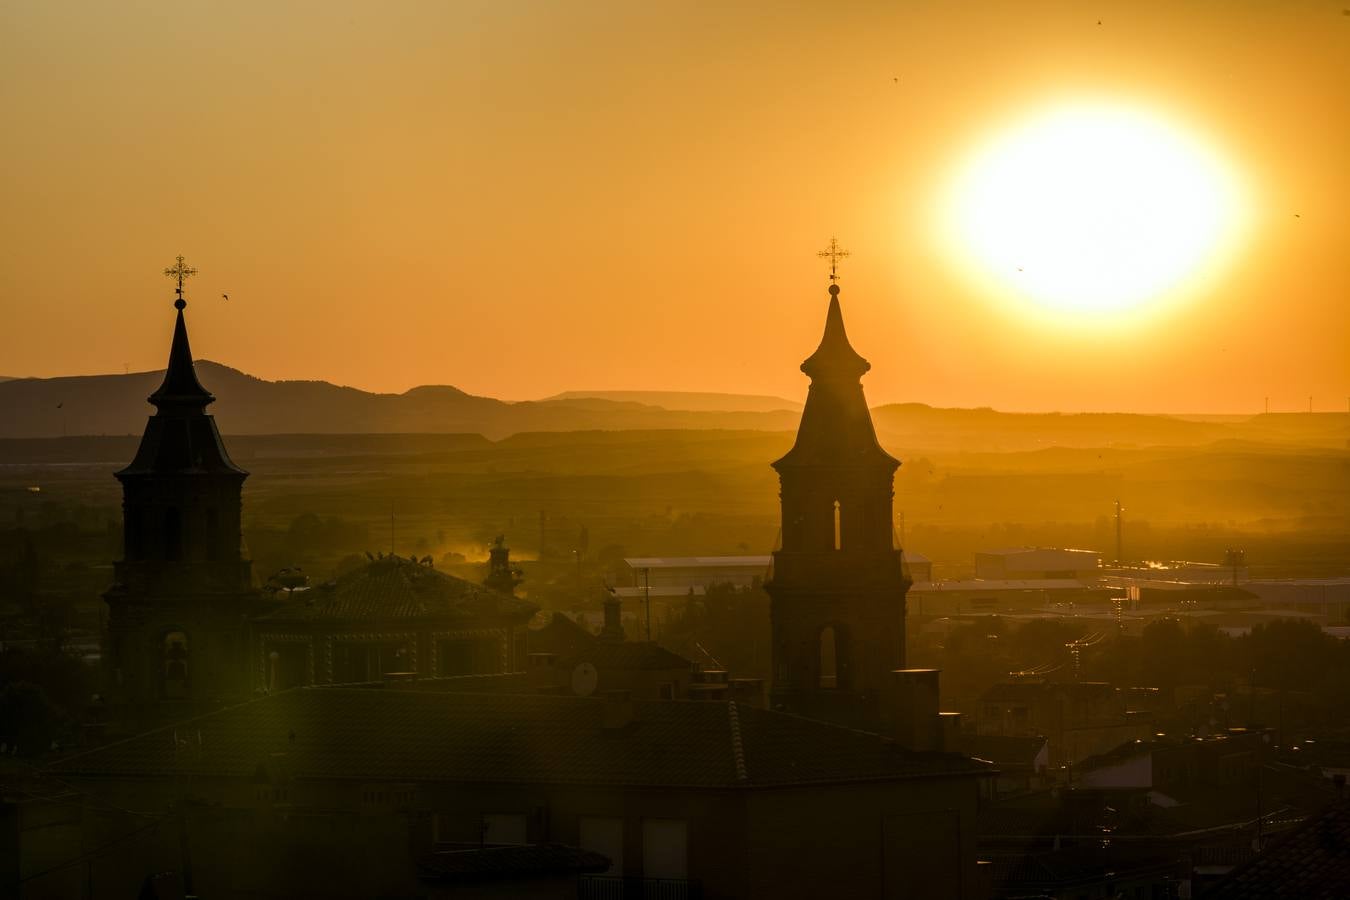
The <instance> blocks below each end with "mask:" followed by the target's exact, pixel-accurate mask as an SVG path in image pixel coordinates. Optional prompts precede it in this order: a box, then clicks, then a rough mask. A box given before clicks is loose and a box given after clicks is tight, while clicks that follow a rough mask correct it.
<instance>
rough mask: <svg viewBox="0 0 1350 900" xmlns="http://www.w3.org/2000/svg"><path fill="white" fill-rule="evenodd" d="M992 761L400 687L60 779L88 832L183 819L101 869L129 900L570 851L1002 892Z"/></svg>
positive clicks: (772, 724) (622, 868)
mask: <svg viewBox="0 0 1350 900" xmlns="http://www.w3.org/2000/svg"><path fill="white" fill-rule="evenodd" d="M986 772H987V767H986V766H984V765H983V764H980V763H977V762H974V761H972V760H970V759H968V758H967V757H964V756H961V755H958V754H954V753H941V752H929V753H918V752H913V751H909V750H905V749H902V748H901V747H900V746H898V745H897V744H896V743H895V742H894V741H892V740H890V739H888V738H885V737H882V736H879V735H875V734H868V733H864V732H860V731H856V730H853V729H849V728H843V727H839V726H835V725H830V724H827V723H823V722H816V721H812V720H809V719H804V718H801V717H799V716H793V715H787V714H783V713H778V712H773V711H770V710H765V709H753V708H748V707H744V706H742V705H740V704H738V703H736V702H734V701H728V702H718V703H714V702H693V701H673V702H671V701H666V702H658V701H633V700H632V699H631V698H630V697H628V696H627V695H626V694H624V693H623V692H614V693H610V694H608V695H606V696H603V697H589V698H582V697H561V696H546V695H533V696H531V695H520V694H488V693H462V692H458V691H444V692H442V691H436V690H426V689H422V690H401V689H398V688H397V687H392V686H391V687H387V688H383V689H377V688H373V687H367V688H344V687H313V688H298V689H295V690H290V691H285V692H282V693H279V694H273V695H268V696H263V697H259V698H257V699H255V700H253V701H250V702H248V703H244V704H241V705H237V706H234V707H230V708H227V709H224V710H220V711H218V712H214V713H211V714H208V715H205V716H201V717H198V718H196V719H194V720H192V721H191V722H187V723H180V724H178V725H174V726H168V727H164V728H161V729H158V730H154V731H150V732H147V733H145V734H142V735H140V736H138V737H135V738H132V739H129V740H125V741H121V742H117V743H114V744H110V745H107V746H104V747H101V748H98V749H94V750H91V751H87V752H83V753H78V754H74V755H71V756H68V757H66V758H65V759H63V760H60V761H58V762H56V763H55V764H54V765H52V766H51V767H50V768H49V770H48V774H49V775H50V776H52V777H55V778H59V779H60V780H61V782H62V783H63V784H65V785H67V788H66V789H67V790H68V791H72V792H86V793H87V794H88V795H89V797H90V802H89V803H88V805H87V808H86V818H85V821H84V825H83V828H84V829H86V831H85V836H86V839H87V840H88V841H89V842H90V844H91V845H93V844H94V843H97V842H100V841H103V840H105V839H106V838H107V836H108V834H109V833H110V832H112V833H118V831H119V829H121V831H122V832H125V831H126V830H127V827H126V820H127V819H128V816H127V815H126V814H125V813H121V812H118V810H127V811H133V812H139V813H142V814H144V815H145V816H148V817H151V818H149V819H148V820H147V819H145V818H141V819H138V820H136V823H137V827H140V826H141V825H143V824H145V823H146V822H147V821H148V822H149V823H151V824H153V823H154V822H155V821H156V819H155V818H154V817H156V816H158V817H160V820H162V822H163V825H162V827H159V828H153V829H145V830H143V831H142V833H140V834H139V835H137V836H135V837H134V838H127V839H126V840H125V841H124V843H123V846H122V849H121V850H120V851H119V852H118V853H117V854H107V855H102V856H99V857H97V858H95V859H93V860H91V863H90V865H91V866H93V867H95V869H94V870H91V872H92V878H93V879H94V880H95V881H96V882H97V883H98V884H99V885H100V890H101V891H104V892H107V893H109V894H119V895H123V896H130V895H133V894H134V893H135V891H136V889H137V887H138V886H139V885H140V884H141V882H142V879H143V878H144V877H145V876H146V875H147V874H148V873H154V872H160V871H165V870H169V869H172V870H179V871H184V867H185V864H186V861H187V860H189V859H190V860H191V863H190V869H188V870H186V871H187V874H188V875H189V877H190V879H191V889H192V890H193V891H195V893H197V894H199V895H200V896H204V897H206V896H237V895H248V896H254V897H294V896H327V897H368V896H375V895H379V896H421V895H424V894H425V891H424V889H423V888H422V884H423V882H422V878H423V876H424V874H425V873H424V871H423V870H424V869H425V865H426V863H427V861H428V855H429V854H432V853H435V852H436V851H438V850H445V849H450V848H454V847H464V846H470V845H475V844H476V845H478V846H482V847H488V846H493V847H495V846H518V845H531V846H540V845H542V846H545V847H547V846H552V845H557V844H561V845H564V846H567V847H574V848H581V849H582V850H586V851H591V852H593V853H595V854H598V855H600V856H603V857H604V858H605V859H607V860H608V861H609V865H608V867H607V869H606V872H605V873H603V874H602V873H592V874H582V875H580V879H581V884H580V890H579V893H578V894H577V896H581V897H583V898H590V897H594V898H602V897H610V896H617V895H619V894H617V893H615V892H616V891H619V892H622V890H623V887H624V885H625V882H626V883H627V884H628V885H630V886H631V887H630V890H632V891H634V893H635V894H636V895H637V896H660V897H671V898H691V897H702V898H704V900H721V898H755V897H765V898H775V900H778V898H792V897H800V898H816V897H825V896H835V897H894V898H914V900H918V898H924V900H943V898H952V900H955V898H975V897H979V896H982V889H981V887H980V884H979V878H980V873H979V872H978V871H977V866H976V864H975V850H974V834H975V831H974V822H975V816H976V807H977V803H978V793H979V789H980V788H979V785H980V781H981V779H982V778H983V777H985V774H986ZM419 861H420V862H419ZM80 874H81V873H80V872H76V873H74V876H75V879H76V881H78V879H79V877H80ZM69 883H71V882H70V881H69V879H62V880H60V885H58V884H57V881H53V882H51V883H50V886H51V887H52V888H53V889H54V890H55V889H57V888H58V887H61V886H67V885H68V884H69ZM507 893H508V895H512V896H514V894H510V892H509V891H508V892H507ZM59 895H60V894H59V890H58V891H57V892H56V893H54V894H53V893H49V894H46V895H43V894H42V893H41V892H40V891H37V892H35V893H34V894H33V896H35V897H37V896H59ZM624 895H625V896H627V895H628V894H624ZM25 896H27V895H25ZM471 896H472V895H471Z"/></svg>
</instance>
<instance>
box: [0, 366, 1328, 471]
mask: <svg viewBox="0 0 1350 900" xmlns="http://www.w3.org/2000/svg"><path fill="white" fill-rule="evenodd" d="M197 370H198V374H199V376H200V377H201V380H202V383H203V384H204V385H205V386H206V388H207V390H210V391H211V392H212V393H213V394H214V395H215V396H216V397H217V400H218V403H217V404H216V405H215V406H213V407H212V408H211V409H212V412H213V413H214V414H215V415H216V420H217V423H218V424H219V426H220V429H221V431H222V432H223V433H225V434H391V433H397V434H481V435H483V436H484V437H486V438H488V439H489V440H493V441H496V440H501V439H503V438H506V437H509V436H510V435H514V434H521V433H531V432H560V431H567V432H574V431H630V430H647V431H668V430H733V431H736V430H745V431H777V432H783V431H795V430H796V428H797V424H798V421H799V419H800V409H799V408H795V409H794V408H778V409H758V410H756V409H750V410H745V409H740V410H737V409H728V408H721V409H718V408H703V409H681V408H670V407H666V406H662V405H658V404H654V403H648V402H641V399H646V400H655V399H662V400H664V401H665V402H668V403H673V404H681V403H682V404H686V405H698V404H702V405H704V406H705V407H707V406H714V407H715V406H719V405H720V406H723V407H726V406H734V405H735V404H737V403H744V404H745V405H751V406H753V405H756V404H759V405H761V406H763V405H765V404H769V405H772V404H776V403H778V402H788V403H790V402H791V401H784V399H783V398H777V397H765V396H764V395H737V394H715V393H698V392H679V391H595V392H587V391H568V392H563V393H561V394H556V395H553V396H552V397H546V398H544V399H541V400H521V401H506V400H499V399H496V398H493V397H484V396H479V395H475V394H470V393H468V392H466V391H464V390H462V389H460V388H457V387H454V386H453V385H420V386H418V387H414V388H410V389H409V390H407V391H404V392H403V393H401V394H385V393H373V392H370V391H364V390H361V389H360V388H355V387H349V386H344V385H336V384H332V383H330V382H327V381H319V380H287V381H266V380H263V379H261V378H257V377H256V376H253V375H249V374H247V373H244V372H241V371H239V370H238V369H234V368H232V367H230V366H226V365H223V364H220V363H216V362H213V361H210V360H200V361H198V362H197ZM162 378H163V372H162V370H161V371H151V372H132V373H128V374H122V375H118V374H112V375H74V376H62V377H57V378H23V379H13V380H9V381H0V411H3V413H4V415H2V416H0V438H39V437H53V436H61V435H125V434H139V433H140V432H141V430H142V429H143V428H144V427H145V420H146V417H147V416H149V415H150V414H151V413H152V412H153V410H152V409H151V407H150V406H149V405H148V404H147V402H146V397H148V396H149V395H150V394H151V393H152V392H153V391H154V390H155V388H156V387H158V385H159V382H160V380H161V379H162ZM639 398H641V399H639ZM872 416H873V420H874V422H875V424H876V430H877V434H878V436H879V437H880V438H881V439H882V441H883V442H884V443H887V444H889V445H891V446H906V447H911V448H916V449H934V450H948V451H950V450H960V451H966V450H969V451H975V452H979V451H994V452H1007V451H1012V450H1026V449H1037V448H1041V447H1052V446H1077V447H1085V446H1094V447H1095V446H1166V445H1176V446H1194V445H1197V444H1205V443H1212V442H1216V441H1221V440H1246V441H1256V442H1261V443H1272V442H1273V443H1309V442H1311V443H1313V444H1316V445H1319V446H1330V447H1335V448H1345V447H1347V446H1350V415H1347V414H1345V413H1288V414H1260V415H1254V416H1250V417H1245V418H1243V417H1209V416H1191V417H1184V416H1167V415H1159V414H1149V413H1109V412H1101V413H1009V412H1000V411H998V410H994V409H990V408H988V407H980V408H975V409H961V408H943V407H934V406H929V405H927V404H924V403H913V402H911V403H891V404H883V405H880V406H876V407H873V408H872Z"/></svg>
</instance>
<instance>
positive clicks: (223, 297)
mask: <svg viewBox="0 0 1350 900" xmlns="http://www.w3.org/2000/svg"><path fill="white" fill-rule="evenodd" d="M220 299H222V300H228V299H230V295H229V294H221V295H220Z"/></svg>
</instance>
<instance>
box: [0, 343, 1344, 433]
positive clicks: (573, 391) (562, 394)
mask: <svg viewBox="0 0 1350 900" xmlns="http://www.w3.org/2000/svg"><path fill="white" fill-rule="evenodd" d="M194 363H195V364H196V365H201V364H207V365H212V366H218V367H220V368H222V369H229V370H231V371H233V372H237V373H239V374H240V375H243V376H245V377H248V378H253V379H256V380H257V381H261V382H264V383H267V384H287V383H292V384H326V385H329V386H331V387H336V388H346V389H349V390H355V391H360V392H362V393H365V394H371V395H374V396H388V397H399V396H404V395H406V394H409V393H412V392H413V391H416V390H420V389H424V388H448V389H450V390H455V391H459V392H460V393H462V394H465V395H466V396H470V397H480V398H483V399H488V400H497V401H499V402H501V403H507V404H518V403H543V402H549V401H555V400H567V399H575V400H580V399H586V398H588V397H594V398H596V399H603V397H601V396H600V395H605V394H632V395H642V394H672V395H677V396H679V395H685V396H703V397H744V398H747V399H754V400H760V401H764V400H781V401H782V402H784V403H786V404H788V406H786V407H784V408H783V409H784V410H785V411H797V410H800V409H801V407H802V406H803V405H804V404H805V402H806V401H805V397H803V398H802V399H801V400H793V399H792V398H790V397H784V396H782V395H780V394H765V393H754V392H749V391H710V390H691V389H685V388H584V389H583V388H565V389H563V390H560V391H555V392H554V393H551V394H547V395H545V396H542V397H501V396H494V395H491V394H475V393H473V392H472V391H467V390H465V389H464V388H461V387H458V386H457V385H454V384H450V383H447V382H439V383H436V382H428V383H424V384H415V385H412V386H411V387H408V388H405V389H404V390H402V391H380V390H372V389H370V388H368V387H362V386H360V385H356V384H346V383H342V382H338V381H330V380H328V379H326V378H264V377H263V376H261V375H255V374H253V373H251V372H247V371H245V370H243V369H240V368H237V367H235V366H232V365H229V364H228V363H222V362H219V361H217V360H213V359H206V358H202V359H197V360H195V361H194ZM163 372H164V369H163V368H162V367H161V368H155V369H138V370H136V371H125V372H86V373H79V374H71V375H0V384H3V383H5V382H9V381H57V380H61V379H68V378H71V379H73V378H133V377H139V376H145V375H159V374H162V373H163ZM207 389H208V390H210V386H209V385H208V386H207ZM886 406H924V407H927V408H929V409H934V410H944V409H947V410H967V411H979V410H988V411H990V412H996V413H1002V414H1005V415H1126V416H1166V417H1169V418H1176V419H1192V418H1205V419H1217V418H1225V419H1243V418H1251V417H1254V416H1260V415H1271V416H1274V415H1309V414H1314V415H1350V395H1347V408H1346V409H1317V408H1316V407H1315V405H1314V407H1313V408H1311V409H1302V408H1300V409H1269V410H1256V411H1253V412H1212V411H1211V412H1206V411H1198V410H1192V411H1187V412H1165V411H1161V410H1150V411H1141V410H1122V409H1104V408H1097V409H1062V408H1051V407H1043V408H1036V409H1010V408H998V407H994V406H989V405H985V404H980V405H974V406H939V405H934V404H932V403H928V402H925V401H923V400H884V401H875V400H871V401H869V402H868V408H869V409H878V408H881V407H886ZM727 411H728V412H751V411H753V410H727Z"/></svg>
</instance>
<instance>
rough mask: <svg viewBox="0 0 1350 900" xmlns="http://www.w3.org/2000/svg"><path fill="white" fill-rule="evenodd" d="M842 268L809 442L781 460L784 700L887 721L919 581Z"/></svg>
mask: <svg viewBox="0 0 1350 900" xmlns="http://www.w3.org/2000/svg"><path fill="white" fill-rule="evenodd" d="M830 254H831V262H832V263H833V262H835V261H836V259H837V257H838V256H840V255H843V253H842V251H839V250H838V246H837V245H836V244H834V243H833V242H831V251H830ZM822 255H825V254H822ZM831 268H832V271H831V284H830V291H829V293H830V303H829V310H828V312H827V313H826V316H825V334H824V336H823V337H822V338H821V341H820V346H819V347H817V348H816V352H815V353H813V354H811V356H810V358H809V359H807V360H806V362H804V363H802V367H801V368H802V371H803V372H805V373H806V375H807V376H808V377H809V378H810V379H811V387H810V390H809V392H808V394H807V398H806V406H805V408H804V409H803V410H802V419H801V425H800V427H799V429H798V431H797V441H796V443H795V444H794V445H793V447H792V449H791V450H790V451H788V453H787V455H786V456H784V457H783V458H782V459H780V460H778V461H777V462H775V463H774V464H773V467H774V469H775V470H777V472H778V477H779V483H780V492H779V497H780V499H781V501H782V545H781V548H780V549H778V550H777V551H775V552H774V554H773V574H772V576H771V578H770V580H769V582H768V583H767V584H766V585H765V590H766V591H768V593H769V596H770V598H771V600H772V606H771V613H770V615H771V619H772V626H773V703H774V705H775V706H776V707H778V708H782V709H786V710H788V711H789V712H795V713H799V714H801V715H805V716H810V717H812V718H819V719H825V720H830V721H836V722H840V723H843V724H848V725H852V726H856V727H875V726H876V725H877V723H878V722H880V721H881V720H882V719H884V718H885V711H884V709H883V708H882V704H883V703H884V699H883V694H884V692H885V691H886V690H887V688H888V686H889V685H890V683H891V672H892V671H893V670H895V669H901V668H903V667H904V663H905V593H906V591H908V590H909V585H910V581H909V579H908V578H907V577H906V574H905V571H904V568H903V565H902V561H901V550H900V548H899V547H898V546H897V544H896V541H895V532H894V529H893V527H892V499H893V494H894V477H895V471H896V469H897V468H899V466H900V463H899V461H898V460H896V459H895V458H894V457H892V456H891V455H890V454H888V453H887V452H886V451H885V450H883V449H882V448H881V445H880V444H879V443H878V442H877V436H876V430H875V428H874V427H873V425H872V416H871V413H870V412H869V410H868V408H867V401H866V400H865V398H864V397H863V388H862V383H861V380H860V379H861V377H862V375H863V374H864V373H865V372H867V370H868V369H870V368H871V365H870V364H869V363H868V362H867V360H865V359H863V358H862V357H861V356H859V355H858V353H857V352H856V351H854V349H853V347H852V346H851V345H850V344H849V341H848V336H847V334H846V333H845V331H844V317H843V312H842V310H841V309H840V305H839V285H838V284H836V283H834V279H835V275H834V272H833V266H832V267H831Z"/></svg>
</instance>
